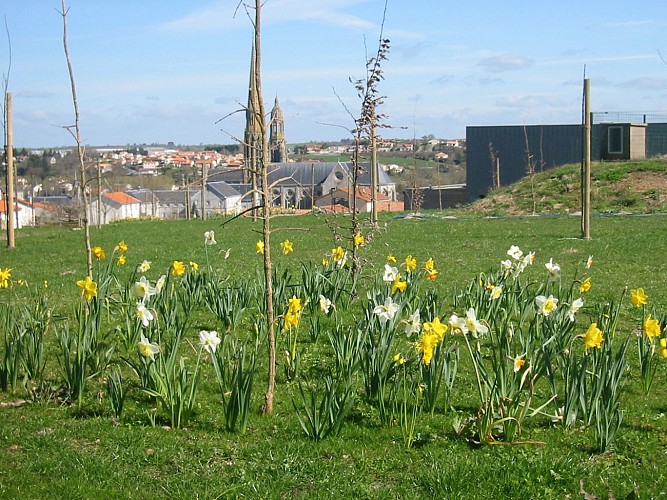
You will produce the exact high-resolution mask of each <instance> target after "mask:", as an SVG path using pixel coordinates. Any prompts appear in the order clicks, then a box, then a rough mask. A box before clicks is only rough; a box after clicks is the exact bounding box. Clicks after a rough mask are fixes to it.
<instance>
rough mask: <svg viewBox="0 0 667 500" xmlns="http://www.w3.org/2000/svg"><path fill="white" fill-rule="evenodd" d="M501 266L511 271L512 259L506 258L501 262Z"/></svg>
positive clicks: (504, 269)
mask: <svg viewBox="0 0 667 500" xmlns="http://www.w3.org/2000/svg"><path fill="white" fill-rule="evenodd" d="M500 267H501V269H502V270H503V271H509V270H510V269H512V261H511V260H509V259H505V260H503V261H501V262H500Z"/></svg>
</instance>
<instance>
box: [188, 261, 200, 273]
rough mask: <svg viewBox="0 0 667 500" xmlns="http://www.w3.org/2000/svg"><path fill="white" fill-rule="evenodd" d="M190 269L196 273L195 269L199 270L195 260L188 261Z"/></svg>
mask: <svg viewBox="0 0 667 500" xmlns="http://www.w3.org/2000/svg"><path fill="white" fill-rule="evenodd" d="M190 270H191V271H192V272H193V273H196V272H197V271H199V264H197V263H196V262H192V261H190Z"/></svg>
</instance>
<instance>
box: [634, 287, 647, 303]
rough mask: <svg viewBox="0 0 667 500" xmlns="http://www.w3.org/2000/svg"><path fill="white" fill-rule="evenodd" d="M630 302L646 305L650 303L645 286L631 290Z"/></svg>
mask: <svg viewBox="0 0 667 500" xmlns="http://www.w3.org/2000/svg"><path fill="white" fill-rule="evenodd" d="M630 302H632V303H633V304H634V305H635V306H637V307H639V306H645V305H646V304H648V295H646V294H645V293H644V289H643V288H637V289H636V290H630Z"/></svg>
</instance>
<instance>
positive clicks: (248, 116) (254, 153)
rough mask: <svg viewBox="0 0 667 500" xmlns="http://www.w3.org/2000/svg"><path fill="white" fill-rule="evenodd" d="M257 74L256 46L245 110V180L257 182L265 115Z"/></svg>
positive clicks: (253, 50)
mask: <svg viewBox="0 0 667 500" xmlns="http://www.w3.org/2000/svg"><path fill="white" fill-rule="evenodd" d="M256 78H257V75H256V74H255V46H254V45H253V47H252V57H251V59H250V82H249V84H248V105H247V106H246V111H245V132H244V134H243V167H244V169H243V182H245V183H251V181H253V182H252V183H253V185H254V184H255V181H256V178H257V176H258V175H259V173H260V172H261V169H262V165H263V162H262V153H263V149H264V147H263V144H262V143H263V140H262V128H263V125H264V124H263V123H262V120H264V117H263V116H261V115H260V114H259V110H260V109H261V107H260V103H259V99H260V96H259V92H258V91H257V85H256V80H255V79H256Z"/></svg>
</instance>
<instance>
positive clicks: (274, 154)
mask: <svg viewBox="0 0 667 500" xmlns="http://www.w3.org/2000/svg"><path fill="white" fill-rule="evenodd" d="M269 150H270V151H271V163H284V162H286V161H287V143H286V142H285V120H284V118H283V110H282V109H280V102H278V96H276V100H275V102H274V104H273V109H272V110H271V127H270V132H269Z"/></svg>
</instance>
